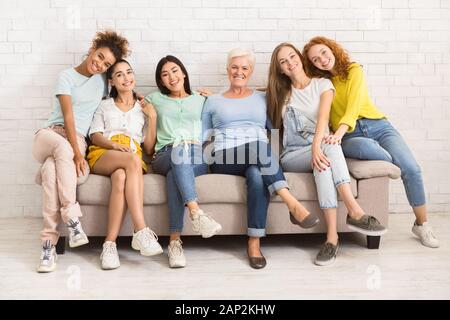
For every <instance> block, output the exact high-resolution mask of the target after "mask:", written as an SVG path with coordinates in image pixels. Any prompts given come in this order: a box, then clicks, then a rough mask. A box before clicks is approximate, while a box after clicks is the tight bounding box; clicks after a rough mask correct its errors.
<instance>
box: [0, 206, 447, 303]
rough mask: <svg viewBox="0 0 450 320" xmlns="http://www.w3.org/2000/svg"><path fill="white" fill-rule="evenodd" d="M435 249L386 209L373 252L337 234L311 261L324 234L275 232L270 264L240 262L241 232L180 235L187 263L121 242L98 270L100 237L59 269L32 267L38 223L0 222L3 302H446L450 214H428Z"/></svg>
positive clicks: (268, 248)
mask: <svg viewBox="0 0 450 320" xmlns="http://www.w3.org/2000/svg"><path fill="white" fill-rule="evenodd" d="M430 220H431V222H432V225H433V226H434V229H435V231H436V234H437V235H438V236H439V238H440V241H441V248H439V249H429V248H426V247H423V246H422V245H420V243H419V242H418V240H417V239H416V238H415V237H414V235H413V234H412V233H411V224H412V222H413V216H412V215H408V214H395V215H394V214H391V216H390V222H389V223H390V225H389V232H388V233H387V234H386V235H385V236H384V237H383V238H382V242H381V247H380V249H379V250H368V249H366V247H365V238H364V237H363V236H360V235H358V234H342V235H341V238H340V239H341V246H340V250H339V252H338V258H337V260H336V262H335V263H334V264H333V265H331V266H328V267H318V266H315V265H314V264H313V260H314V257H315V255H316V253H317V251H318V249H319V247H320V245H321V243H322V242H323V241H324V235H279V236H269V237H267V238H265V239H264V241H263V253H264V255H265V256H266V258H267V261H268V265H267V267H266V268H265V269H262V270H253V269H251V268H250V267H249V266H248V263H247V258H246V253H245V245H246V238H245V237H244V236H216V237H214V238H212V239H201V238H200V237H186V238H185V239H184V248H185V250H186V251H185V252H186V255H187V259H188V266H187V267H186V268H184V269H170V268H169V267H168V262H167V255H166V254H167V250H166V246H167V240H168V239H167V238H162V239H160V240H161V243H162V244H163V245H164V248H165V253H164V254H163V255H159V256H156V257H143V256H140V255H139V254H138V253H137V252H135V251H133V250H132V249H131V248H130V245H129V242H128V239H123V240H125V241H121V242H120V243H119V254H120V259H121V264H122V266H121V267H120V268H119V269H117V270H113V271H102V270H101V269H100V267H99V255H100V253H101V242H102V239H92V240H91V243H90V244H89V245H87V246H84V247H81V248H77V249H68V250H66V254H64V255H60V256H59V259H58V265H57V270H56V271H55V272H53V273H50V274H38V273H36V272H35V267H36V265H37V262H38V259H39V254H40V243H39V240H38V233H39V230H40V228H41V223H42V222H41V220H40V219H1V220H0V272H1V275H2V276H1V277H0V288H1V290H0V298H1V299H91V298H95V299H450V235H449V230H450V213H446V214H444V213H443V214H433V215H431V217H430Z"/></svg>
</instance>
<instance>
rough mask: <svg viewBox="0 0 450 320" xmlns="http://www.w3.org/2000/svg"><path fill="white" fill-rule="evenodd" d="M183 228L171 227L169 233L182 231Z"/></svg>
mask: <svg viewBox="0 0 450 320" xmlns="http://www.w3.org/2000/svg"><path fill="white" fill-rule="evenodd" d="M181 232H183V228H169V233H181Z"/></svg>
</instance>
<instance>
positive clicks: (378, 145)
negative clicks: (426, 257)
mask: <svg viewBox="0 0 450 320" xmlns="http://www.w3.org/2000/svg"><path fill="white" fill-rule="evenodd" d="M303 55H304V56H305V57H306V58H307V61H306V62H307V63H306V67H307V70H308V72H309V73H310V74H311V75H313V76H320V77H325V78H328V79H330V80H331V82H332V83H333V85H334V87H335V90H336V95H335V97H334V99H333V103H332V106H331V112H330V124H331V130H332V133H331V134H330V135H328V136H327V137H325V138H324V139H325V142H326V143H328V144H341V143H342V150H343V151H344V154H345V156H347V157H349V158H356V159H362V160H384V161H389V162H392V163H393V164H395V165H396V166H398V167H399V168H400V170H401V177H402V180H403V185H404V187H405V191H406V196H407V198H408V201H409V204H410V205H411V207H412V209H413V211H414V214H415V216H416V220H415V222H414V224H413V227H412V232H413V233H414V234H415V235H416V236H417V237H419V239H420V241H421V243H422V244H423V245H424V246H427V247H430V248H437V247H439V241H438V239H437V238H436V237H435V235H434V234H433V230H432V228H431V226H429V225H428V223H427V209H426V206H425V190H424V184H423V179H422V173H421V170H420V167H419V165H418V164H417V162H416V160H415V159H414V155H413V154H412V152H411V151H410V149H409V147H408V146H407V144H406V143H405V141H404V140H403V138H402V136H401V135H400V133H399V132H398V131H397V130H396V129H395V128H394V127H393V126H392V125H391V123H390V122H389V121H388V120H387V119H386V116H385V115H384V114H383V113H382V112H380V111H379V110H378V108H377V107H376V106H375V105H374V104H373V102H372V101H371V99H370V97H369V91H368V88H367V85H366V82H365V79H364V73H363V71H362V67H361V66H360V65H359V64H358V63H356V62H351V60H350V58H349V55H348V53H347V52H346V51H345V50H344V48H343V47H342V46H341V45H340V44H338V43H337V42H336V41H333V40H331V39H327V38H325V37H315V38H313V39H311V40H310V41H309V42H308V43H307V44H306V45H305V47H304V49H303Z"/></svg>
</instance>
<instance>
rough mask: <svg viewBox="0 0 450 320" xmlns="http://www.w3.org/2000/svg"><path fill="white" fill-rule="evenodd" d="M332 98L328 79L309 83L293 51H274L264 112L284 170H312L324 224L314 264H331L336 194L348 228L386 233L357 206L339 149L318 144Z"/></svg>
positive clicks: (286, 46)
mask: <svg viewBox="0 0 450 320" xmlns="http://www.w3.org/2000/svg"><path fill="white" fill-rule="evenodd" d="M333 96H334V87H333V85H332V84H331V82H330V81H329V80H328V79H323V78H313V79H312V78H309V77H308V76H307V75H306V74H305V71H304V70H303V57H302V55H301V53H300V52H299V51H298V49H296V48H295V47H294V46H293V45H291V44H289V43H282V44H280V45H279V46H277V47H276V48H275V50H274V52H273V54H272V59H271V65H270V72H269V87H268V91H267V100H268V113H269V116H270V118H271V121H272V123H273V125H274V126H275V128H277V129H282V131H283V148H284V149H283V152H282V154H281V166H282V167H283V170H284V171H291V172H311V171H313V174H314V179H315V182H316V187H317V193H318V198H319V204H320V208H321V209H322V210H323V212H324V216H325V220H326V224H327V241H326V242H325V244H324V245H323V246H322V248H321V250H320V251H319V253H318V255H317V257H316V260H315V263H316V264H317V265H328V264H331V263H332V262H333V261H334V260H335V258H336V253H337V249H338V234H337V226H336V225H337V222H336V221H337V206H338V201H337V193H336V189H337V190H338V192H339V194H340V196H341V197H342V199H343V201H344V203H345V206H346V207H347V209H348V217H347V225H348V227H349V228H351V229H353V230H355V231H358V232H361V233H363V234H366V235H372V236H379V235H381V234H383V233H385V232H386V229H385V228H384V227H383V226H382V225H380V223H379V222H378V221H377V220H376V218H374V217H372V216H369V215H367V214H365V212H364V211H363V209H362V208H361V207H360V206H359V204H358V203H357V202H356V200H355V198H354V196H353V193H352V190H351V187H350V175H349V173H348V169H347V164H346V162H345V158H344V155H343V153H342V149H341V147H340V145H338V144H326V143H324V142H322V140H323V139H324V138H325V137H326V136H327V135H329V130H328V119H329V112H330V107H331V102H332V100H333Z"/></svg>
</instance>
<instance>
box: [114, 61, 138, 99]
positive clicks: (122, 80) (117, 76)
mask: <svg viewBox="0 0 450 320" xmlns="http://www.w3.org/2000/svg"><path fill="white" fill-rule="evenodd" d="M109 83H110V84H111V85H112V86H114V87H116V89H117V91H119V92H123V91H132V90H133V89H134V87H135V80H134V72H133V69H131V67H130V65H129V64H128V63H126V62H120V63H118V64H116V65H115V66H114V70H113V71H112V74H111V79H110V80H109Z"/></svg>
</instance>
